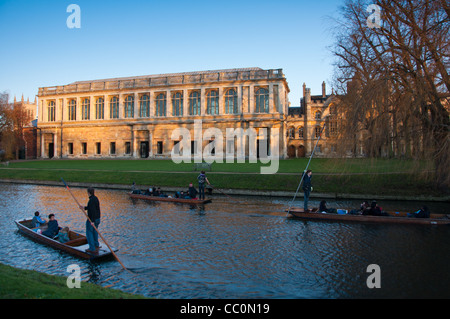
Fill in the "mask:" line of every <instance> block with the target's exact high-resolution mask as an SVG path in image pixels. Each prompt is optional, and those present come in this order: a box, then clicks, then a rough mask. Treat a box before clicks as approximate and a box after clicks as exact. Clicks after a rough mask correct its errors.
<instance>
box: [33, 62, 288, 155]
mask: <svg viewBox="0 0 450 319" xmlns="http://www.w3.org/2000/svg"><path fill="white" fill-rule="evenodd" d="M289 91H290V90H289V86H288V83H287V81H286V78H285V76H284V74H283V71H282V69H271V70H263V69H260V68H247V69H228V70H215V71H205V72H188V73H176V74H163V75H150V76H137V77H131V78H115V79H105V80H93V81H82V82H75V83H72V84H69V85H64V86H55V87H43V88H39V93H38V98H39V105H38V109H39V111H38V114H39V121H38V123H39V124H38V126H39V136H38V144H39V147H38V152H39V154H40V157H41V158H53V157H55V158H169V157H170V155H171V152H172V150H173V148H174V145H175V144H177V143H178V142H179V141H177V140H176V139H175V140H173V139H172V137H171V136H172V133H173V132H174V130H175V129H177V128H185V129H187V130H189V132H190V134H191V136H192V143H193V144H192V146H193V149H196V148H197V147H198V145H197V146H195V145H194V143H196V141H194V135H195V134H196V133H195V132H194V131H195V130H194V129H195V123H199V121H201V130H202V132H201V134H202V135H203V134H204V133H205V132H206V131H207V130H208V129H209V128H218V129H220V130H221V131H222V132H223V136H224V137H225V136H226V133H225V132H226V130H227V129H228V128H234V129H237V128H242V129H244V130H248V129H250V128H252V129H254V130H255V131H256V132H258V131H259V130H261V129H266V130H267V132H268V140H267V141H266V142H267V143H268V144H271V145H270V146H269V149H270V147H271V146H272V145H273V143H276V144H277V145H278V147H279V155H280V157H281V158H284V157H286V156H287V148H286V146H287V143H286V118H287V115H288V108H289V98H288V94H289ZM275 131H277V132H279V141H276V140H275V138H278V136H275V135H273V132H275ZM258 139H260V137H258ZM210 142H211V141H209V140H208V139H206V140H204V139H201V143H202V145H201V147H202V149H203V148H204V147H206V146H207V145H208V144H210ZM226 143H227V141H225V140H224V141H223V145H227V144H226ZM247 153H248V150H247ZM247 153H246V154H247ZM247 155H248V154H247Z"/></svg>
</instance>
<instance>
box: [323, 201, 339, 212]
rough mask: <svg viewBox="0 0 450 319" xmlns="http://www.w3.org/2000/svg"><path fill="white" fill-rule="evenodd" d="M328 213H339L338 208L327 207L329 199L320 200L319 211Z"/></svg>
mask: <svg viewBox="0 0 450 319" xmlns="http://www.w3.org/2000/svg"><path fill="white" fill-rule="evenodd" d="M322 212H325V213H328V214H336V213H337V209H336V208H328V207H327V201H325V200H323V201H321V202H320V205H319V213H322Z"/></svg>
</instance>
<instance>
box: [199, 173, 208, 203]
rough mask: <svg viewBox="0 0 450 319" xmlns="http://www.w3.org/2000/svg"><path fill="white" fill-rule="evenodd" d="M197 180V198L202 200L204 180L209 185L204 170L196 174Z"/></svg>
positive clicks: (203, 196)
mask: <svg viewBox="0 0 450 319" xmlns="http://www.w3.org/2000/svg"><path fill="white" fill-rule="evenodd" d="M197 180H198V193H199V199H200V200H204V199H205V182H206V183H208V185H211V184H210V183H209V181H208V178H207V177H206V174H205V171H202V172H201V173H200V175H198V177H197Z"/></svg>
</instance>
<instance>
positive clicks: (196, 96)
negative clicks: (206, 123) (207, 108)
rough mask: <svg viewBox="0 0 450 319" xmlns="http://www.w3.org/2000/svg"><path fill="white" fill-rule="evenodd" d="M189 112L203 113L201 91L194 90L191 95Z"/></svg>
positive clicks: (192, 113) (194, 113) (193, 113)
mask: <svg viewBox="0 0 450 319" xmlns="http://www.w3.org/2000/svg"><path fill="white" fill-rule="evenodd" d="M189 114H190V115H201V114H202V113H201V100H200V93H199V92H198V91H194V92H192V93H191V94H190V95H189Z"/></svg>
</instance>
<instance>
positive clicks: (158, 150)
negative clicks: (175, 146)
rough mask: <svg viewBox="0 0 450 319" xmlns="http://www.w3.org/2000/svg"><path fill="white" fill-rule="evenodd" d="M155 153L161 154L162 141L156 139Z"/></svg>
mask: <svg viewBox="0 0 450 319" xmlns="http://www.w3.org/2000/svg"><path fill="white" fill-rule="evenodd" d="M156 154H158V155H162V154H163V142H162V141H158V142H157V144H156Z"/></svg>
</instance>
